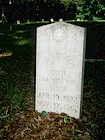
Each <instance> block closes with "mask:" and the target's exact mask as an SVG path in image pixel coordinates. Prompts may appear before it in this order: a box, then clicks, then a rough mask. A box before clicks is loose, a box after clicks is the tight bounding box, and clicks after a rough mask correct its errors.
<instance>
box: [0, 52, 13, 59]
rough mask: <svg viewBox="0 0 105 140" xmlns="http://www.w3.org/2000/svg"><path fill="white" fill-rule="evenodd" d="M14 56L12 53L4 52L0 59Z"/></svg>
mask: <svg viewBox="0 0 105 140" xmlns="http://www.w3.org/2000/svg"><path fill="white" fill-rule="evenodd" d="M12 55H13V54H12V52H3V53H1V54H0V58H1V57H8V56H12Z"/></svg>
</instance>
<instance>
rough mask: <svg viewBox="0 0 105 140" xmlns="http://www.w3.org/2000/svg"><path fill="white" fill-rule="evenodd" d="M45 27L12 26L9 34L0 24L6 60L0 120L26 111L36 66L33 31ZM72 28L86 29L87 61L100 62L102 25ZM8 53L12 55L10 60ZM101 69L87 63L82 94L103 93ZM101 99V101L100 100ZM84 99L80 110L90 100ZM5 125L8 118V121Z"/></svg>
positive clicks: (0, 67)
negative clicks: (16, 112)
mask: <svg viewBox="0 0 105 140" xmlns="http://www.w3.org/2000/svg"><path fill="white" fill-rule="evenodd" d="M70 22H71V21H70ZM45 24H47V23H30V24H29V23H28V24H27V23H26V24H25V23H24V24H21V25H12V31H10V30H9V28H10V27H9V25H8V24H4V25H2V24H0V29H1V30H0V50H3V52H6V53H7V55H6V56H4V57H3V56H2V57H0V117H2V118H3V117H4V116H8V115H9V114H11V112H14V111H16V110H26V109H27V105H28V104H27V102H28V99H29V98H30V97H29V93H31V95H32V96H33V95H34V88H33V83H32V78H31V77H33V73H34V72H33V71H34V67H33V65H32V63H35V60H33V58H35V52H34V50H35V43H36V40H35V36H36V35H35V31H36V27H39V26H41V25H45ZM74 24H76V25H79V26H83V27H86V28H87V52H86V59H87V58H88V59H89V58H100V57H102V58H103V56H102V55H97V52H98V53H99V52H100V51H101V52H103V51H104V46H105V40H104V33H105V23H99V22H97V23H87V22H84V23H82V22H76V23H74ZM97 49H98V51H97ZM8 53H11V56H9V55H8ZM102 66H104V65H103V64H101V63H98V64H95V63H94V64H91V63H88V62H87V63H86V65H85V80H84V87H86V86H87V88H84V93H88V92H91V93H95V92H97V91H98V92H99V93H100V94H101V92H102V91H103V89H101V85H100V83H101V84H102V81H101V80H103V75H104V67H103V68H102ZM84 95H85V94H84ZM100 98H101V99H103V96H102V97H100ZM84 99H85V101H84V106H83V107H85V106H86V104H87V101H88V100H90V97H89V98H88V97H87V98H85V97H84ZM97 100H98V98H97ZM101 102H102V101H101ZM101 102H100V103H101ZM85 103H86V104H85ZM89 106H90V104H89V105H88V107H89ZM88 107H87V108H88ZM85 109H86V107H85ZM84 114H85V116H86V115H87V118H88V117H89V114H88V113H87V112H86V111H85V112H84ZM4 119H5V118H4ZM1 120H3V119H1ZM93 120H94V116H93V117H92V118H91V123H87V124H88V126H89V127H91V128H92V127H94V126H95V124H94V121H93ZM8 121H10V118H8V119H7V122H8ZM64 121H65V123H66V122H67V118H64ZM96 121H97V119H96ZM1 122H2V121H1ZM1 126H2V125H1Z"/></svg>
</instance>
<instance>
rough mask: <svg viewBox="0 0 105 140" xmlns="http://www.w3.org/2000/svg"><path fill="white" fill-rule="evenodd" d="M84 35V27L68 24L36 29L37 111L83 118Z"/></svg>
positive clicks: (60, 23)
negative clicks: (81, 115)
mask: <svg viewBox="0 0 105 140" xmlns="http://www.w3.org/2000/svg"><path fill="white" fill-rule="evenodd" d="M85 35H86V33H85V28H83V27H79V26H76V25H72V24H68V23H65V22H58V23H53V24H49V25H44V26H41V27H38V28H37V53H36V95H35V109H36V110H37V111H39V112H41V111H47V112H57V113H62V112H64V113H66V114H68V115H70V116H71V117H75V118H79V117H80V114H81V103H82V88H83V72H84V70H83V69H84V55H85Z"/></svg>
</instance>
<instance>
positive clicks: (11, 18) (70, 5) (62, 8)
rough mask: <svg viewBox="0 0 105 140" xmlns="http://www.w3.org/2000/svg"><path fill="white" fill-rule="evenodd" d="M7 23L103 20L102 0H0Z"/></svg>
mask: <svg viewBox="0 0 105 140" xmlns="http://www.w3.org/2000/svg"><path fill="white" fill-rule="evenodd" d="M2 10H4V11H5V16H6V19H7V21H8V22H9V23H16V21H17V20H21V22H25V21H27V20H30V21H41V20H42V19H44V20H49V19H51V18H53V19H54V20H58V19H59V18H63V19H64V20H72V19H75V20H89V21H90V22H91V21H92V20H104V19H105V1H104V0H91V1H90V0H0V11H1V13H2ZM0 16H1V19H2V15H0Z"/></svg>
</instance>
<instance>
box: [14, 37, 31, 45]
mask: <svg viewBox="0 0 105 140" xmlns="http://www.w3.org/2000/svg"><path fill="white" fill-rule="evenodd" d="M28 44H30V40H28V39H23V40H19V41H17V42H15V45H21V46H22V45H28Z"/></svg>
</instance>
